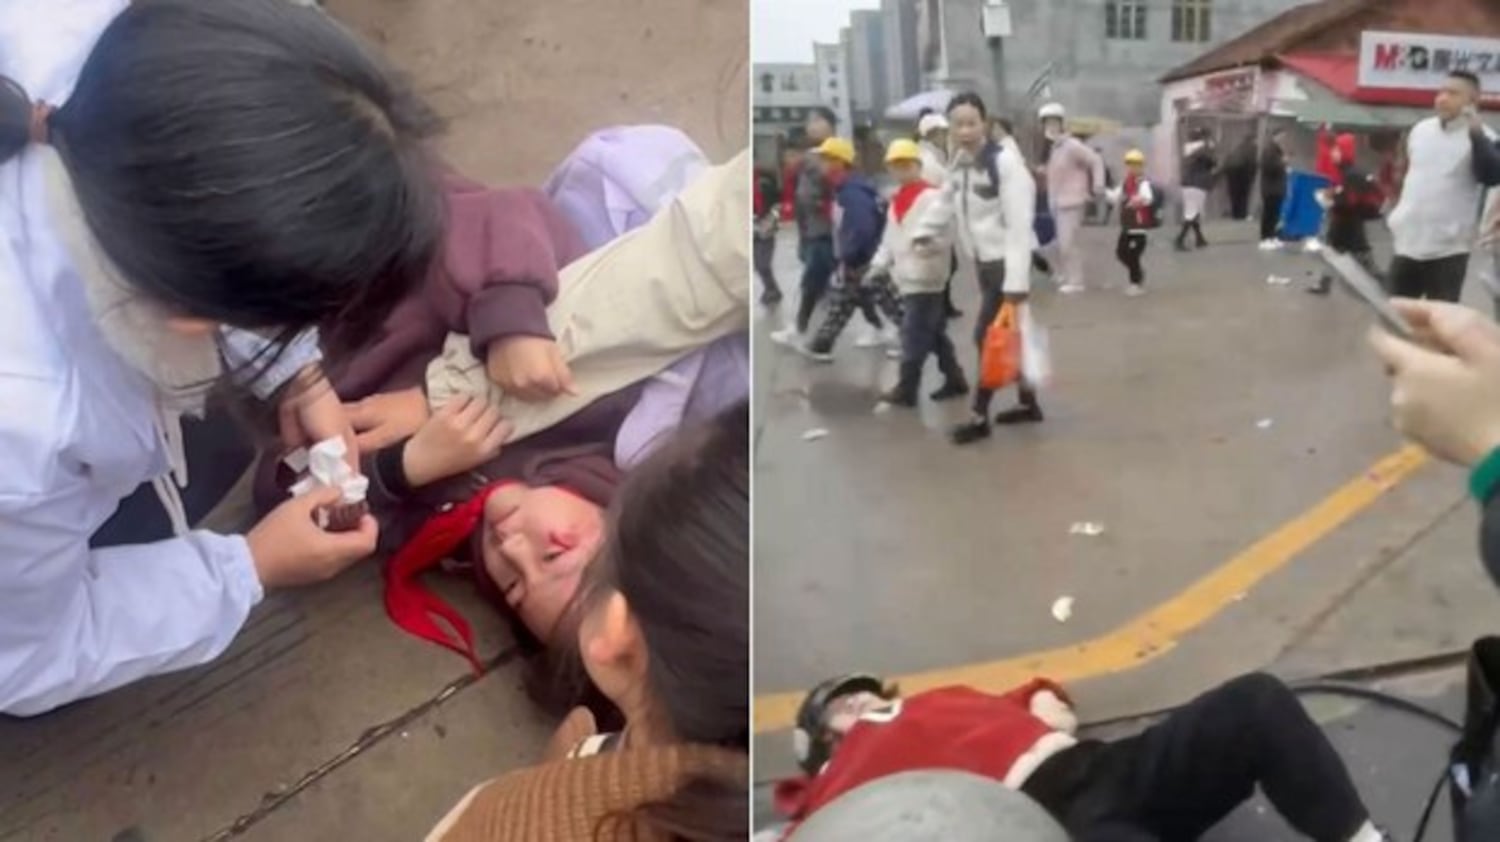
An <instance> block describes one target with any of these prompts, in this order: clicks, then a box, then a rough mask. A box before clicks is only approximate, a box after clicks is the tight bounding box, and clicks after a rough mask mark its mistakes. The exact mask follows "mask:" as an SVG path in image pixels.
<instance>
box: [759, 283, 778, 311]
mask: <svg viewBox="0 0 1500 842" xmlns="http://www.w3.org/2000/svg"><path fill="white" fill-rule="evenodd" d="M781 298H782V295H781V287H779V286H772V285H771V284H766V291H765V292H762V293H761V294H760V303H762V304H764V305H765V306H767V307H774V306H776V305H777V304H780V303H781Z"/></svg>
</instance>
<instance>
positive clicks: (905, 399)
mask: <svg viewBox="0 0 1500 842" xmlns="http://www.w3.org/2000/svg"><path fill="white" fill-rule="evenodd" d="M921 382H922V364H921V363H914V362H911V361H910V360H902V361H901V379H900V380H897V381H896V385H894V386H892V387H891V388H890V389H888V390H886V392H885V394H883V395H881V396H880V402H881V403H888V404H890V405H891V406H900V407H905V408H907V409H911V408H912V407H914V406H916V405H917V386H918V384H920V383H921Z"/></svg>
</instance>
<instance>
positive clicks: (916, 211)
mask: <svg viewBox="0 0 1500 842" xmlns="http://www.w3.org/2000/svg"><path fill="white" fill-rule="evenodd" d="M885 163H886V167H887V169H889V170H890V173H891V175H892V176H894V177H895V179H896V181H897V182H898V183H899V184H900V185H901V186H900V188H899V189H897V190H896V194H895V195H894V196H893V197H892V198H891V206H890V210H889V211H888V212H887V214H886V221H885V233H884V235H882V237H881V241H880V249H879V251H877V252H876V253H875V258H874V260H873V261H872V262H871V263H870V272H871V274H874V275H879V274H881V273H889V275H890V277H891V280H893V281H894V282H895V285H896V289H897V291H898V292H900V293H901V303H902V309H903V310H904V311H905V313H904V315H903V318H902V321H901V377H900V379H899V380H898V381H897V382H896V385H895V386H894V387H892V388H891V389H890V391H888V392H886V393H885V394H884V395H882V396H881V400H882V401H883V402H885V403H888V404H891V405H893V406H904V407H914V406H916V405H917V389H918V387H919V386H920V385H921V382H922V367H923V366H924V365H925V364H926V362H927V356H928V355H929V354H933V355H936V356H937V361H938V370H939V371H941V372H942V373H943V377H944V380H943V385H942V388H940V389H938V390H937V391H935V392H933V393H932V395H931V397H932V399H933V400H935V401H942V400H949V399H951V398H959V397H963V396H964V395H966V394H968V391H969V384H968V382H967V381H966V379H965V378H964V371H963V368H962V367H961V366H960V365H959V363H958V354H957V353H956V352H955V351H954V348H953V341H952V340H950V339H949V338H948V312H947V310H948V308H947V302H946V299H945V298H944V295H943V290H944V289H945V288H946V287H947V285H948V276H949V269H950V268H951V267H950V263H951V261H952V253H953V237H952V232H951V229H949V230H948V231H946V232H942V233H939V234H938V235H937V236H932V235H931V234H930V233H929V232H927V231H925V230H923V231H922V236H923V237H924V242H923V243H922V245H921V246H918V245H916V244H915V240H916V239H917V237H918V233H917V232H918V231H919V228H918V224H919V223H920V222H921V221H922V220H923V219H924V217H925V216H926V215H927V214H928V213H930V212H931V211H930V209H931V207H932V205H933V204H934V203H935V202H938V201H941V198H942V197H941V191H940V190H939V188H937V187H936V186H934V185H932V184H929V183H927V181H925V180H924V179H923V177H922V172H923V161H922V149H921V147H920V146H918V145H917V144H916V142H914V141H911V140H906V139H904V138H902V139H900V140H895V141H892V142H891V145H890V147H889V149H888V150H887V151H886V155H885Z"/></svg>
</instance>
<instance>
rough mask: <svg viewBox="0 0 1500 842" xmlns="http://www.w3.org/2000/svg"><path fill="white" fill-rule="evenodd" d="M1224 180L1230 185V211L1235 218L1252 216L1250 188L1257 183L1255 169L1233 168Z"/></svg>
mask: <svg viewBox="0 0 1500 842" xmlns="http://www.w3.org/2000/svg"><path fill="white" fill-rule="evenodd" d="M1224 180H1225V181H1226V182H1227V183H1228V186H1229V213H1230V215H1231V216H1233V217H1234V218H1235V219H1245V218H1246V217H1248V216H1250V188H1251V187H1253V186H1254V185H1255V171H1254V170H1231V171H1229V173H1227V174H1226V175H1225V178H1224Z"/></svg>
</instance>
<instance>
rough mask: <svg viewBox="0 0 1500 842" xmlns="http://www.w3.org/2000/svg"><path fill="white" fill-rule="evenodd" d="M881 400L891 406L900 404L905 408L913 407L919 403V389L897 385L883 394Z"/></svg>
mask: <svg viewBox="0 0 1500 842" xmlns="http://www.w3.org/2000/svg"><path fill="white" fill-rule="evenodd" d="M880 402H881V403H884V404H889V405H891V406H899V407H902V408H904V409H913V408H915V407H916V405H917V390H916V389H903V388H901V387H900V386H896V387H894V388H891V389H889V390H887V391H886V392H885V393H884V394H882V395H881V396H880Z"/></svg>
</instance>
